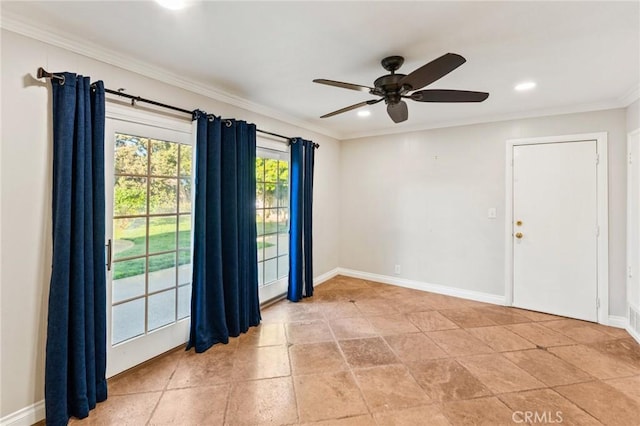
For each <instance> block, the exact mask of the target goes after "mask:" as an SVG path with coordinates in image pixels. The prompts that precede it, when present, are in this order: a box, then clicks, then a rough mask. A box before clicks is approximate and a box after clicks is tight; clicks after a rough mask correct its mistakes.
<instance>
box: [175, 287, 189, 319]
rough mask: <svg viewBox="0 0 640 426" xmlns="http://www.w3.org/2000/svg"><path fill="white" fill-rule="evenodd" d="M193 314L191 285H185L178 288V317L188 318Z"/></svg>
mask: <svg viewBox="0 0 640 426" xmlns="http://www.w3.org/2000/svg"><path fill="white" fill-rule="evenodd" d="M190 314H191V286H190V285H185V286H182V287H179V288H178V319H182V318H186V317H188V316H189V315H190Z"/></svg>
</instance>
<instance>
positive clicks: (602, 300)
mask: <svg viewBox="0 0 640 426" xmlns="http://www.w3.org/2000/svg"><path fill="white" fill-rule="evenodd" d="M591 140H594V141H596V152H597V158H595V159H594V161H596V202H597V207H596V209H597V212H596V222H597V225H598V229H594V230H593V231H594V232H597V245H596V256H597V266H596V268H597V277H596V279H597V283H598V286H597V297H598V299H597V301H596V306H597V312H598V322H599V323H600V324H606V325H608V324H609V196H608V177H607V164H608V161H607V132H598V133H581V134H575V135H560V136H546V137H535V138H524V139H509V140H507V141H506V156H505V159H506V161H505V215H504V217H505V232H504V238H505V305H506V306H513V285H514V280H513V232H514V229H513V223H514V217H513V147H514V146H518V145H537V144H546V143H562V142H579V141H591Z"/></svg>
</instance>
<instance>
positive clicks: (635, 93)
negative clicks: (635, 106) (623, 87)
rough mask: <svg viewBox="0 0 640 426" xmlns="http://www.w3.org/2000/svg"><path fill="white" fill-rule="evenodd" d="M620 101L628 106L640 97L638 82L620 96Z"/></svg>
mask: <svg viewBox="0 0 640 426" xmlns="http://www.w3.org/2000/svg"><path fill="white" fill-rule="evenodd" d="M619 99H620V103H621V104H622V106H624V107H628V106H629V105H631V104H632V103H634V102H635V101H637V100H638V99H640V84H636V85H635V86H633V87H631V88H630V89H629V90H627V91H626V92H625V93H624V94H623V95H622V96H620V98H619Z"/></svg>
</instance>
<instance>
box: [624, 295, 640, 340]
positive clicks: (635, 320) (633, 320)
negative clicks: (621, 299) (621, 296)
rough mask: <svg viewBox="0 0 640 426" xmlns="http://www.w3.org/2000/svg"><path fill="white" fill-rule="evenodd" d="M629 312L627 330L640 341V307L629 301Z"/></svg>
mask: <svg viewBox="0 0 640 426" xmlns="http://www.w3.org/2000/svg"><path fill="white" fill-rule="evenodd" d="M628 308H629V309H628V310H627V312H628V313H629V321H628V322H627V327H626V330H627V332H628V333H629V334H630V335H631V337H633V338H634V339H636V342H638V343H640V308H638V306H636V305H634V304H633V303H629V306H628Z"/></svg>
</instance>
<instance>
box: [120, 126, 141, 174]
mask: <svg viewBox="0 0 640 426" xmlns="http://www.w3.org/2000/svg"><path fill="white" fill-rule="evenodd" d="M147 141H148V139H146V138H140V137H138V136H131V135H124V134H121V133H116V144H115V146H116V148H115V150H116V152H115V173H116V174H130V175H146V174H147V158H148V156H147Z"/></svg>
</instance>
